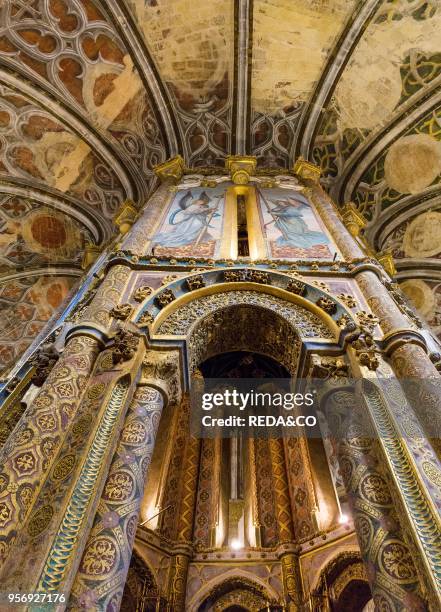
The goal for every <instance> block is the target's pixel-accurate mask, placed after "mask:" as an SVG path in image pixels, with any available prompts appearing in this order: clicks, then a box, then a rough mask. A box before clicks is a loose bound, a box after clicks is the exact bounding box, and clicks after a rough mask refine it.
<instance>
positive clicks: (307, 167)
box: [292, 157, 322, 183]
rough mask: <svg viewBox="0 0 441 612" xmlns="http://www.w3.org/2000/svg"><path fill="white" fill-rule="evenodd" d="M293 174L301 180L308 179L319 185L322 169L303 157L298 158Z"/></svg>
mask: <svg viewBox="0 0 441 612" xmlns="http://www.w3.org/2000/svg"><path fill="white" fill-rule="evenodd" d="M292 171H293V173H294V174H295V175H296V176H298V177H299V178H301V179H307V180H310V181H313V182H314V183H318V182H319V180H320V176H321V173H322V171H321V168H319V166H316V165H315V164H313V163H312V162H310V161H307V160H306V159H304V158H303V157H298V158H297V159H296V162H295V164H294V167H293V170H292Z"/></svg>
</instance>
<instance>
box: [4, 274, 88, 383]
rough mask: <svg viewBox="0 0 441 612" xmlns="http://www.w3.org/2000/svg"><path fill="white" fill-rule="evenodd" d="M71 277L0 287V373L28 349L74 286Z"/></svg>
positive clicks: (15, 282) (30, 278) (42, 278)
mask: <svg viewBox="0 0 441 612" xmlns="http://www.w3.org/2000/svg"><path fill="white" fill-rule="evenodd" d="M75 281H76V279H75V277H71V276H54V275H53V274H48V275H46V276H27V277H20V278H17V279H14V280H12V281H9V282H8V283H7V284H4V285H1V284H0V329H1V330H2V331H1V335H0V373H1V372H2V371H5V370H6V369H7V368H8V367H9V366H10V365H12V364H13V363H14V362H15V360H16V359H17V358H18V357H20V355H21V354H22V353H23V352H24V351H25V350H26V349H27V348H28V346H29V345H30V344H31V343H32V341H33V340H34V339H35V337H36V336H37V335H38V334H39V333H40V332H41V331H42V330H43V328H44V326H45V324H46V323H47V321H48V320H49V319H50V318H51V316H53V314H54V312H55V311H57V310H58V309H59V308H60V307H61V306H62V303H63V301H64V300H65V299H66V298H67V296H68V295H69V292H70V290H71V288H72V287H73V286H74V284H75Z"/></svg>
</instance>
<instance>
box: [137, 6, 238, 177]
mask: <svg viewBox="0 0 441 612" xmlns="http://www.w3.org/2000/svg"><path fill="white" fill-rule="evenodd" d="M130 7H131V10H132V14H133V15H134V16H135V19H136V21H137V23H138V26H139V28H140V29H141V31H142V32H143V34H144V39H145V43H146V45H147V48H148V50H149V52H150V54H151V55H152V57H153V60H154V62H155V64H156V66H157V67H158V69H159V72H160V75H161V78H162V80H163V81H164V82H165V83H166V85H167V86H168V88H169V90H170V91H171V93H172V95H173V97H174V100H175V104H176V113H177V116H178V121H179V127H180V130H181V132H182V134H183V137H184V146H185V147H186V151H187V157H188V160H189V162H190V164H192V165H197V164H203V165H209V164H210V163H220V164H222V163H223V157H224V156H225V155H226V154H228V153H229V147H230V140H231V134H230V133H231V107H232V97H233V75H234V3H233V1H232V0H227V1H225V0H210V2H204V1H202V0H199V1H197V2H190V1H189V0H150V1H148V2H145V1H144V0H131V2H130Z"/></svg>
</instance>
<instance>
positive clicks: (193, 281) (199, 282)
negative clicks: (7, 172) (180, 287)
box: [186, 274, 205, 291]
mask: <svg viewBox="0 0 441 612" xmlns="http://www.w3.org/2000/svg"><path fill="white" fill-rule="evenodd" d="M186 283H187V287H188V289H189V290H190V291H194V290H195V289H201V288H202V287H205V281H204V277H203V276H202V274H195V275H194V276H189V277H188V278H187V279H186Z"/></svg>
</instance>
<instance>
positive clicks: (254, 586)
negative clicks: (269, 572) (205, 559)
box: [188, 568, 279, 612]
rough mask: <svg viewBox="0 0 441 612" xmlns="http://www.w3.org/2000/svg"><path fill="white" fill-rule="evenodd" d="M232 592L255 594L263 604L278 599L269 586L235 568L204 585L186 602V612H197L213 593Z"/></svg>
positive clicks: (256, 577) (274, 591) (275, 592)
mask: <svg viewBox="0 0 441 612" xmlns="http://www.w3.org/2000/svg"><path fill="white" fill-rule="evenodd" d="M234 590H242V591H248V592H250V593H255V594H256V595H257V596H260V597H261V598H263V600H264V602H265V603H266V602H268V601H271V602H276V601H278V599H279V595H278V593H277V591H276V590H275V589H274V588H273V587H272V586H271V585H270V584H268V583H267V582H265V581H264V580H262V579H261V578H259V577H258V576H255V575H254V574H250V573H249V572H247V571H246V570H242V569H238V568H235V569H231V570H229V571H227V572H225V573H223V574H221V575H219V576H216V577H215V578H213V579H212V580H209V581H208V582H207V583H205V585H204V586H203V587H202V588H201V589H199V590H198V592H197V593H196V594H195V595H194V596H193V598H192V599H191V600H190V601H189V602H188V612H198V611H199V609H200V608H201V606H202V605H203V604H204V602H206V601H207V600H208V599H209V598H210V596H213V594H215V593H222V592H223V593H222V594H227V593H229V592H231V591H234ZM220 596H222V595H220ZM265 600H266V601H265ZM230 603H232V602H230ZM221 610H222V608H221ZM216 612H217V610H216Z"/></svg>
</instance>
